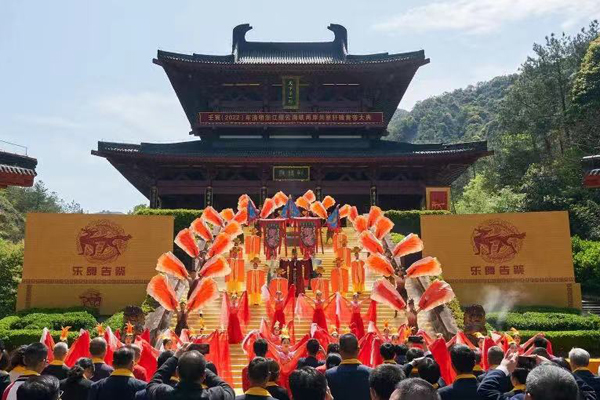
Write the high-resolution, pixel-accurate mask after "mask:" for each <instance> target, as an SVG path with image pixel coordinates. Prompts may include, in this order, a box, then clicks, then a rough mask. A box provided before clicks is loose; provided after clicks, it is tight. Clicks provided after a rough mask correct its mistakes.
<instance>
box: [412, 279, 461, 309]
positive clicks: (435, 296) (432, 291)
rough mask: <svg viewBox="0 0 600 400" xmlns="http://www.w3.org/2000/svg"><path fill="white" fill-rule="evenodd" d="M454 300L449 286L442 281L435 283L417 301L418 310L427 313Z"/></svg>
mask: <svg viewBox="0 0 600 400" xmlns="http://www.w3.org/2000/svg"><path fill="white" fill-rule="evenodd" d="M453 298H454V292H453V291H452V288H451V287H450V284H448V283H447V282H444V281H435V282H433V283H432V284H431V285H429V287H428V288H427V290H425V293H423V295H422V296H421V299H420V300H419V310H421V311H429V310H431V309H433V308H435V307H437V306H440V305H442V304H446V303H448V302H449V301H451V300H452V299H453Z"/></svg>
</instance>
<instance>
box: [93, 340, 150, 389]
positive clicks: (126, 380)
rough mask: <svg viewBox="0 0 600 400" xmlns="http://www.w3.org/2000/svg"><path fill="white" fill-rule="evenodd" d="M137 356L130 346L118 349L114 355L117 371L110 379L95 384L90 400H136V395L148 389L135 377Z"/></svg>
mask: <svg viewBox="0 0 600 400" xmlns="http://www.w3.org/2000/svg"><path fill="white" fill-rule="evenodd" d="M134 357H135V354H134V352H133V349H132V348H131V347H129V346H126V347H121V348H120V349H117V350H116V351H115V352H114V354H113V366H114V367H115V370H114V371H113V372H112V373H111V374H110V376H109V377H107V378H104V379H101V380H99V381H98V382H95V383H94V384H93V385H92V387H91V389H90V392H89V394H88V400H115V399H119V400H134V398H135V393H136V392H138V391H140V390H143V389H144V388H145V387H146V382H143V381H140V380H138V379H135V377H134V376H133V364H134V362H133V358H134Z"/></svg>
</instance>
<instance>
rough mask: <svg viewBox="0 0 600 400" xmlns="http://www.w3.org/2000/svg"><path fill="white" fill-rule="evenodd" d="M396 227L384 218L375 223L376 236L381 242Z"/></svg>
mask: <svg viewBox="0 0 600 400" xmlns="http://www.w3.org/2000/svg"><path fill="white" fill-rule="evenodd" d="M393 227H394V223H393V222H392V220H391V219H389V218H387V217H384V216H382V217H381V218H379V219H378V220H377V222H375V236H376V237H377V239H379V240H381V239H383V237H384V236H385V235H387V234H388V233H390V232H391V231H392V228H393Z"/></svg>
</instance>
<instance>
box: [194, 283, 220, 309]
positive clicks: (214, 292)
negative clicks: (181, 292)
mask: <svg viewBox="0 0 600 400" xmlns="http://www.w3.org/2000/svg"><path fill="white" fill-rule="evenodd" d="M217 298H219V288H218V287H217V282H215V281H213V280H212V279H210V278H204V279H202V280H201V281H200V283H199V284H198V285H196V288H195V289H194V291H193V292H192V294H191V295H190V297H189V298H188V301H187V306H186V311H187V312H188V313H190V312H194V311H196V310H199V309H201V308H202V307H204V306H205V305H207V304H208V303H210V302H211V301H213V300H216V299H217Z"/></svg>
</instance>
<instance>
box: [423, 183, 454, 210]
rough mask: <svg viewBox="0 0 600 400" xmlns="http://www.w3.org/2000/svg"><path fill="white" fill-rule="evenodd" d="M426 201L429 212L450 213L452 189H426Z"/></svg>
mask: <svg viewBox="0 0 600 400" xmlns="http://www.w3.org/2000/svg"><path fill="white" fill-rule="evenodd" d="M425 200H426V202H427V207H426V208H427V209H428V210H446V211H450V188H449V187H428V188H426V189H425Z"/></svg>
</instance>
